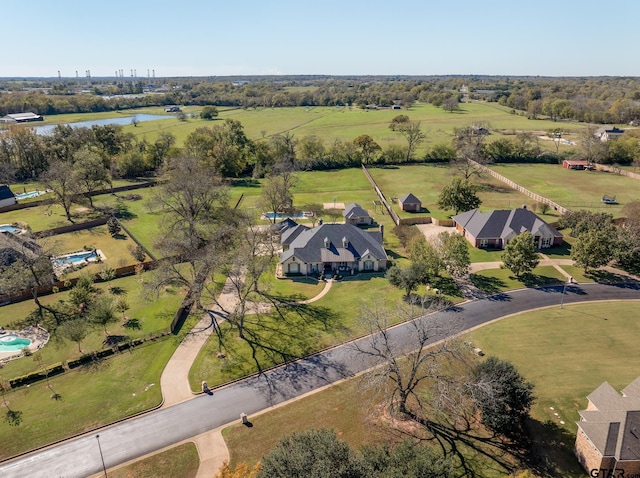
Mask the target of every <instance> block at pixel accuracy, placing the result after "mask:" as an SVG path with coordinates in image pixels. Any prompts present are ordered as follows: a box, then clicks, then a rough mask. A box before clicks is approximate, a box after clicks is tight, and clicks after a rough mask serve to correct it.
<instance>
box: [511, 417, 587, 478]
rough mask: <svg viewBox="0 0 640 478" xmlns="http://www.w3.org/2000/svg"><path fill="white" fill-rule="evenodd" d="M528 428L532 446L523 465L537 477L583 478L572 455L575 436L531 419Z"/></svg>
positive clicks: (582, 473) (552, 424)
mask: <svg viewBox="0 0 640 478" xmlns="http://www.w3.org/2000/svg"><path fill="white" fill-rule="evenodd" d="M526 428H527V431H528V434H529V436H530V437H531V443H530V444H529V447H528V449H527V452H526V453H525V454H524V455H523V456H522V461H523V463H524V464H525V465H526V466H527V468H529V469H530V470H532V471H533V472H534V473H535V474H536V476H567V477H573V476H575V477H579V476H584V470H583V469H582V467H581V466H580V464H579V463H578V460H577V459H576V457H575V455H574V454H573V444H574V442H575V439H576V436H575V434H572V433H569V432H568V431H567V430H566V429H564V428H561V427H559V426H558V425H556V424H555V423H553V422H552V421H549V420H547V421H546V422H544V423H543V422H540V421H538V420H534V419H529V420H527V422H526Z"/></svg>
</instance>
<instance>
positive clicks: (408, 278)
mask: <svg viewBox="0 0 640 478" xmlns="http://www.w3.org/2000/svg"><path fill="white" fill-rule="evenodd" d="M387 279H388V280H389V283H390V284H391V285H392V286H394V287H398V288H399V289H404V291H405V298H409V296H410V295H411V292H413V291H414V290H416V289H417V288H418V286H419V285H420V284H426V283H427V281H428V280H429V273H428V271H427V265H426V264H423V263H421V262H413V263H411V265H409V266H408V267H404V268H402V267H399V266H393V267H391V268H390V269H389V270H388V271H387Z"/></svg>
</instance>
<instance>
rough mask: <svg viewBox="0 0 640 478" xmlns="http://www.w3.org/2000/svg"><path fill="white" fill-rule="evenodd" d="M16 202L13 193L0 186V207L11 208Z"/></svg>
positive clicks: (5, 186)
mask: <svg viewBox="0 0 640 478" xmlns="http://www.w3.org/2000/svg"><path fill="white" fill-rule="evenodd" d="M16 202H18V201H17V200H16V196H15V194H13V191H11V189H10V188H9V186H7V185H6V184H5V185H4V186H0V207H4V206H13V205H14V204H15V203H16Z"/></svg>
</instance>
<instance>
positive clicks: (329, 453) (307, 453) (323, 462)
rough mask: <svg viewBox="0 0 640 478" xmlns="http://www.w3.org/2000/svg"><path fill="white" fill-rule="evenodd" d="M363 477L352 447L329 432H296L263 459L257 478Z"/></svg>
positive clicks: (279, 442) (279, 443) (285, 438)
mask: <svg viewBox="0 0 640 478" xmlns="http://www.w3.org/2000/svg"><path fill="white" fill-rule="evenodd" d="M326 477H335V478H360V477H362V478H364V475H363V474H362V471H361V466H360V463H359V460H358V459H357V457H356V455H355V453H354V452H353V451H352V450H351V449H350V448H349V445H348V444H347V443H346V442H344V441H341V440H338V437H337V436H336V434H335V432H333V431H329V430H322V429H321V430H308V431H302V432H294V433H292V434H291V435H287V436H284V437H282V438H281V439H280V440H279V441H278V444H277V445H276V447H275V448H274V449H273V450H271V452H269V453H268V454H267V455H265V456H264V457H263V458H262V469H261V470H260V472H259V473H258V478H326Z"/></svg>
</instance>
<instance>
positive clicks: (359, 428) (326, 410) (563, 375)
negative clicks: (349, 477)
mask: <svg viewBox="0 0 640 478" xmlns="http://www.w3.org/2000/svg"><path fill="white" fill-rule="evenodd" d="M638 314H640V302H624V303H617V302H607V303H598V304H584V305H570V306H566V307H565V308H564V309H560V308H557V309H543V310H540V311H534V312H530V313H526V314H521V315H517V316H513V317H509V318H506V319H503V320H500V321H498V322H495V323H493V324H490V325H486V326H484V327H481V328H479V329H477V330H475V331H473V332H471V333H470V334H468V335H467V337H468V339H469V340H472V341H473V343H474V345H475V346H478V347H480V348H482V350H483V351H484V352H485V353H487V354H491V355H497V356H499V357H501V358H503V359H507V360H510V361H511V362H513V363H514V364H515V365H516V366H517V367H518V369H519V371H520V372H521V373H522V374H523V375H524V376H525V377H526V379H527V380H529V381H531V382H533V383H534V385H535V390H534V391H535V394H536V396H537V402H536V403H535V405H534V408H533V410H532V418H533V420H531V422H530V430H531V433H533V434H536V435H535V438H534V448H533V449H534V451H535V453H536V454H538V455H539V456H541V458H542V460H548V461H549V462H550V465H551V469H550V470H549V473H550V474H549V475H548V476H567V477H580V476H584V472H583V471H582V470H581V468H580V467H579V466H578V463H577V460H576V459H575V457H574V456H573V453H572V446H573V441H574V440H575V432H576V426H575V424H574V421H575V420H577V419H578V414H577V411H578V410H581V409H583V408H585V407H586V405H587V400H586V398H585V397H586V395H588V394H589V393H591V391H593V390H594V389H595V388H596V387H597V386H598V385H600V384H601V383H602V382H603V381H605V380H606V381H609V383H611V384H612V385H613V386H614V387H615V388H617V389H621V388H623V387H625V386H626V385H627V384H628V383H629V382H631V381H632V380H633V379H634V378H636V376H637V369H636V368H635V367H634V364H635V363H637V360H638V359H640V351H638V349H637V347H635V346H634V345H633V344H634V340H635V339H634V337H636V336H637V332H639V331H640V330H639V329H640V324H638V323H637V321H635V320H634V319H633V318H632V317H635V316H637V315H638ZM603 318H606V319H608V320H603ZM465 340H467V339H465ZM589 344H592V346H593V347H595V348H598V347H602V344H606V350H607V353H606V354H604V355H603V354H597V356H598V357H599V358H598V360H597V361H594V355H593V354H588V353H585V352H584V349H585V346H587V347H588V346H589ZM600 358H602V360H600ZM354 397H358V398H357V399H356V400H354ZM363 403H367V404H368V405H367V406H363ZM375 407H376V404H375V403H372V402H370V401H369V400H368V398H367V394H366V390H363V389H362V381H361V379H360V378H355V379H351V380H347V381H345V382H343V383H341V384H339V385H336V386H333V387H330V388H327V389H325V390H323V391H320V392H318V393H314V394H312V395H309V396H307V397H305V398H302V399H300V400H296V401H293V402H290V403H289V404H287V405H284V406H282V407H278V408H276V409H274V410H271V411H269V412H267V413H264V414H261V415H257V416H255V417H250V419H251V422H252V423H253V425H254V426H253V428H247V427H245V426H242V425H233V426H231V427H228V428H226V429H225V430H223V436H224V437H225V441H226V442H227V446H228V447H229V450H230V453H231V463H232V464H233V465H236V464H237V463H242V462H244V463H255V462H256V461H258V460H259V459H260V457H261V456H262V455H264V454H265V453H268V452H269V451H270V450H271V449H272V448H273V446H274V445H275V443H276V442H277V440H278V438H279V437H281V436H283V435H286V434H289V433H291V432H294V431H298V430H306V429H309V428H320V427H326V428H330V429H333V430H335V431H336V433H337V434H338V436H339V437H340V438H341V439H343V440H345V441H347V442H348V443H349V444H350V445H351V446H352V447H353V448H359V447H360V446H362V445H363V444H366V443H372V442H377V441H388V440H393V437H392V436H390V435H389V434H388V433H387V434H385V428H384V423H381V421H380V420H379V419H376V417H379V413H375V412H373V410H375ZM549 407H554V409H555V412H557V413H558V414H559V416H558V417H556V416H555V415H554V413H555V412H554V410H551V409H550V408H549ZM309 410H313V413H309ZM560 420H562V421H564V422H565V423H564V424H561V423H560ZM396 438H397V437H396ZM468 452H469V450H466V451H465V454H466V453H468ZM476 459H477V457H476ZM478 461H479V462H480V463H482V462H481V460H480V459H478ZM491 465H494V466H495V463H493V462H491V463H485V464H484V465H481V468H479V469H482V470H483V474H482V476H505V475H506V474H507V473H508V472H507V470H504V469H502V470H498V469H495V468H494V467H491Z"/></svg>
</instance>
